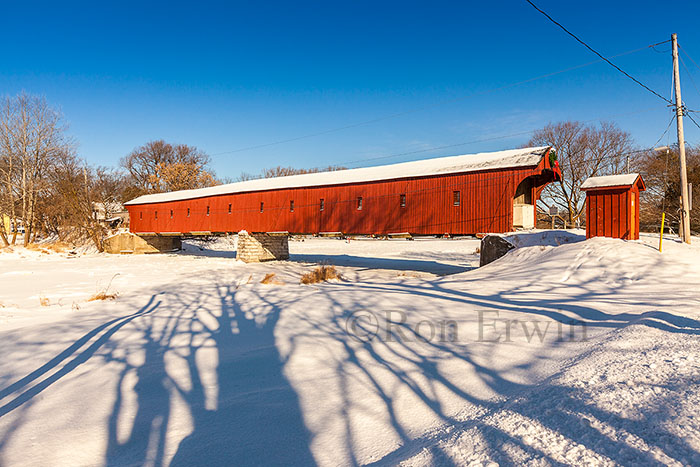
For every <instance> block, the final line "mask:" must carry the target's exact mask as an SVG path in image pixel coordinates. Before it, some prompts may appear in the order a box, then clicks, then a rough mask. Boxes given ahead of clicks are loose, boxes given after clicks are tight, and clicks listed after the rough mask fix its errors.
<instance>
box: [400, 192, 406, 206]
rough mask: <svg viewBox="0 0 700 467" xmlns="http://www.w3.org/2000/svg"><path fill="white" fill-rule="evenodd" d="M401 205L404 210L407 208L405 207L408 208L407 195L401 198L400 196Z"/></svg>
mask: <svg viewBox="0 0 700 467" xmlns="http://www.w3.org/2000/svg"><path fill="white" fill-rule="evenodd" d="M399 205H400V206H401V207H402V208H405V207H406V195H401V196H400V198H399Z"/></svg>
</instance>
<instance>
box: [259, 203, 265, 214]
mask: <svg viewBox="0 0 700 467" xmlns="http://www.w3.org/2000/svg"><path fill="white" fill-rule="evenodd" d="M264 208H265V203H263V202H262V201H260V212H263V209H264Z"/></svg>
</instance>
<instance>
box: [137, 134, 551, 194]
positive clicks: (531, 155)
mask: <svg viewBox="0 0 700 467" xmlns="http://www.w3.org/2000/svg"><path fill="white" fill-rule="evenodd" d="M548 150H549V146H540V147H533V148H522V149H511V150H507V151H499V152H482V153H478V154H465V155H461V156H449V157H438V158H434V159H424V160H419V161H412V162H402V163H398V164H390V165H380V166H376V167H362V168H358V169H347V170H338V171H334V172H321V173H311V174H303V175H289V176H286V177H275V178H264V179H259V180H247V181H244V182H236V183H229V184H226V185H218V186H212V187H208V188H199V189H195V190H181V191H172V192H170V193H156V194H152V195H143V196H139V197H138V198H135V199H132V200H131V201H129V202H127V203H125V205H134V204H150V203H163V202H168V201H180V200H185V199H194V198H202V197H205V196H215V195H228V194H233V193H244V192H251V191H262V190H277V189H282V188H305V187H312V186H326V185H343V184H347V183H361V182H374V181H380V180H394V179H401V178H408V177H424V176H431V175H445V174H452V173H462V172H475V171H479V170H489V169H505V168H511V167H530V166H537V165H538V164H539V163H540V161H541V160H542V158H543V157H544V156H545V155H546V154H547V151H548Z"/></svg>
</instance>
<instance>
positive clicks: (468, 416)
mask: <svg viewBox="0 0 700 467" xmlns="http://www.w3.org/2000/svg"><path fill="white" fill-rule="evenodd" d="M545 237H547V236H545ZM541 240H542V238H540V240H538V242H541ZM221 241H223V239H222V240H221ZM657 241H658V238H657V237H656V236H643V237H642V241H640V242H625V241H622V240H616V239H606V238H595V239H591V240H587V241H580V242H562V244H561V245H560V246H557V247H554V246H542V245H539V244H537V245H535V246H531V247H526V246H524V247H521V248H518V249H516V250H515V251H513V252H511V253H509V254H508V255H506V256H505V257H503V258H502V259H501V260H499V261H496V262H494V263H492V264H490V265H489V266H488V267H484V268H473V267H470V266H469V264H471V263H473V262H474V261H478V257H476V255H474V254H473V250H474V248H475V247H476V246H477V245H478V241H476V240H464V241H456V240H429V241H421V240H416V241H414V242H405V241H403V242H399V241H397V242H380V241H357V242H353V241H351V242H349V243H348V242H345V241H338V240H330V239H307V240H306V241H303V242H302V241H293V242H290V250H291V254H292V260H291V261H285V262H279V263H274V264H270V263H267V264H250V265H246V264H241V263H240V262H236V261H232V256H233V251H232V250H231V248H230V247H227V246H226V245H221V246H220V248H219V247H217V249H205V250H204V251H200V250H198V249H197V248H196V247H194V246H193V247H192V248H191V250H188V251H185V252H181V253H178V254H167V255H153V256H141V257H138V256H128V255H125V256H106V255H92V256H82V257H77V258H66V257H61V256H59V255H43V256H42V255H37V256H26V257H19V256H17V255H15V254H9V255H4V254H3V255H0V301H1V302H3V303H4V304H5V305H6V307H5V308H0V352H2V355H3V358H2V359H0V465H29V466H43V465H59V466H61V465H66V466H68V465H70V466H72V465H102V464H110V465H160V464H171V463H172V464H173V465H188V464H207V465H214V464H217V463H218V464H227V465H231V464H236V465H245V464H257V465H261V464H262V465H273V464H287V465H290V464H296V465H299V464H303V465H308V464H319V465H347V464H353V465H357V464H381V465H395V464H401V463H404V464H405V465H425V464H449V463H455V464H467V463H469V462H472V461H474V462H475V463H476V462H480V463H488V462H491V461H494V462H502V463H506V464H507V463H532V464H535V465H537V464H561V463H563V464H574V465H580V464H585V463H591V464H612V463H618V464H650V463H655V462H657V463H664V464H674V463H679V464H697V463H698V459H697V452H700V448H699V447H698V444H697V443H698V436H697V433H698V420H700V404H698V402H700V400H698V394H699V393H700V389H699V388H700V385H699V384H698V378H697V375H698V369H699V368H700V367H699V366H698V362H697V355H698V350H700V348H699V345H700V344H699V343H698V335H699V334H700V323H699V322H698V319H699V318H700V311H699V310H700V307H698V305H699V304H700V300H699V297H698V292H697V291H698V290H700V239H694V242H695V243H694V244H693V245H691V246H689V245H685V244H682V243H680V242H677V241H675V240H673V239H671V238H670V237H669V238H668V239H667V240H666V241H665V242H664V253H663V254H660V253H659V252H658V251H656V250H655V249H654V248H653V245H654V244H656V242H657ZM532 242H534V240H532V239H527V238H524V239H523V240H522V243H523V244H531V243H532ZM555 243H556V242H555ZM317 259H323V260H328V261H329V262H330V261H338V262H340V261H345V263H344V264H342V265H337V264H336V267H337V269H339V270H340V272H341V274H342V275H343V277H344V278H345V280H344V281H342V282H337V283H324V284H314V285H307V286H302V285H299V278H300V276H301V275H302V274H303V273H304V272H306V271H308V270H310V269H311V268H313V267H315V266H316V264H317V263H316V260H317ZM401 265H404V266H406V269H399V268H398V267H395V266H401ZM444 266H450V267H456V268H458V269H457V270H458V271H459V273H457V274H449V275H446V276H443V277H437V276H436V275H435V274H434V271H435V270H436V269H437V268H438V267H444ZM392 268H393V269H392ZM416 271H417V272H420V274H417V273H416V274H414V272H416ZM270 273H274V274H275V278H276V279H277V281H276V283H275V284H269V283H268V284H265V283H262V282H263V279H264V277H265V276H266V275H267V274H270ZM108 284H109V287H110V291H114V292H118V293H119V298H118V299H117V300H115V301H111V302H87V301H86V298H87V297H89V296H90V295H92V294H94V293H95V291H96V290H99V289H103V288H104V287H105V286H107V285H108ZM42 295H43V296H45V297H47V298H49V300H50V306H48V307H42V306H41V305H40V304H39V297H40V296H42ZM73 302H75V303H76V304H77V305H78V308H77V309H76V308H74V307H72V303H73Z"/></svg>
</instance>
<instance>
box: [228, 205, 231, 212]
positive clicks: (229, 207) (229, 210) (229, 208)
mask: <svg viewBox="0 0 700 467" xmlns="http://www.w3.org/2000/svg"><path fill="white" fill-rule="evenodd" d="M228 213H229V214H231V203H228Z"/></svg>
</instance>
